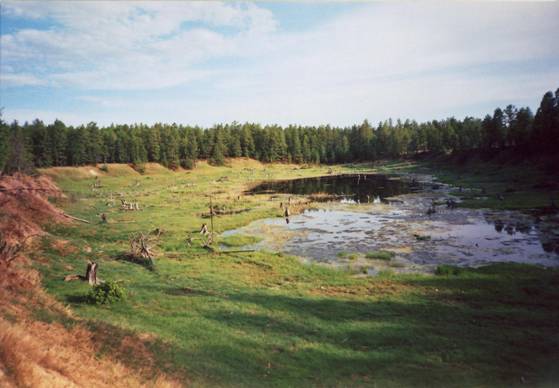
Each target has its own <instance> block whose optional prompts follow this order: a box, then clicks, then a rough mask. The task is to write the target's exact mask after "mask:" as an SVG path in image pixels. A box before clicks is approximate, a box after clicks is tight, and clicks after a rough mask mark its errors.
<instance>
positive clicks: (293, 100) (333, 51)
mask: <svg viewBox="0 0 559 388" xmlns="http://www.w3.org/2000/svg"><path fill="white" fill-rule="evenodd" d="M1 14H2V23H1V31H0V32H1V40H0V54H1V56H0V106H1V107H3V108H4V111H3V115H4V119H6V120H13V119H17V120H19V121H26V120H29V121H30V120H33V119H34V118H40V119H43V120H45V121H47V122H51V121H53V120H54V119H55V118H59V119H62V120H63V121H65V122H67V123H70V124H81V123H87V122H89V121H96V122H98V123H100V124H103V125H105V124H110V123H133V122H145V123H154V122H168V123H171V122H178V123H184V124H198V125H203V126H209V125H212V124H214V123H218V122H230V121H234V120H236V121H240V122H244V121H253V122H261V123H279V124H290V123H297V124H313V125H318V124H332V125H342V126H343V125H351V124H353V123H356V122H360V121H362V120H363V119H365V118H367V119H369V120H370V121H372V122H378V121H380V120H384V119H387V118H389V117H392V118H398V117H399V118H412V119H417V120H420V121H423V120H429V119H435V118H445V117H449V116H456V117H459V118H462V117H464V116H466V115H473V116H480V117H481V116H483V115H484V114H486V113H488V112H491V111H492V110H493V109H494V108H495V107H497V106H504V105H506V104H509V103H512V104H515V105H517V106H530V107H531V108H533V109H535V108H536V107H537V105H538V104H539V101H540V99H541V97H542V95H543V93H544V92H545V91H547V90H555V89H556V88H557V87H559V44H557V37H558V36H559V23H557V20H559V3H557V2H529V3H528V2H524V3H519V2H469V3H466V2H450V3H439V2H437V3H435V2H421V3H418V2H415V3H409V2H392V3H381V2H370V3H369V2H326V3H321V2H305V3H295V2H249V3H233V2H227V3H219V2H178V1H171V2H146V1H142V2H132V1H123V2H108V1H101V2H90V1H88V2H76V1H73V2H70V1H67V2H36V3H35V2H29V1H26V2H9V1H3V2H2V3H1Z"/></svg>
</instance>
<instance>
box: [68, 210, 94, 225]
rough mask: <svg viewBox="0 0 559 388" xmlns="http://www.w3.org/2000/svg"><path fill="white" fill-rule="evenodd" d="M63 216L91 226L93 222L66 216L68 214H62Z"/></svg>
mask: <svg viewBox="0 0 559 388" xmlns="http://www.w3.org/2000/svg"><path fill="white" fill-rule="evenodd" d="M62 215H63V216H64V217H68V218H70V219H71V220H76V221H80V222H84V223H86V224H91V222H89V221H88V220H84V219H83V218H78V217H74V216H71V215H69V214H66V213H62Z"/></svg>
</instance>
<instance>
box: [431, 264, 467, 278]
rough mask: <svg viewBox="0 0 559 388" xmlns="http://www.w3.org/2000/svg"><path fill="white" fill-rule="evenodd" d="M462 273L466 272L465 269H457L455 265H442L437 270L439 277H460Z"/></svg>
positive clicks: (436, 273)
mask: <svg viewBox="0 0 559 388" xmlns="http://www.w3.org/2000/svg"><path fill="white" fill-rule="evenodd" d="M462 272H464V269H463V268H460V267H456V266H454V265H448V264H441V265H439V266H437V269H436V270H435V275H439V276H445V275H446V276H448V275H455V276H456V275H460V274H461V273H462Z"/></svg>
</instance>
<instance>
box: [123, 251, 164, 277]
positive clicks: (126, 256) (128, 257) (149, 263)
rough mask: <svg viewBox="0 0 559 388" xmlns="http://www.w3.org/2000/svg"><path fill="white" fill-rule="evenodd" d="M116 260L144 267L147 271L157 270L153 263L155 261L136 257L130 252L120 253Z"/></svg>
mask: <svg viewBox="0 0 559 388" xmlns="http://www.w3.org/2000/svg"><path fill="white" fill-rule="evenodd" d="M115 259H116V260H119V261H127V262H129V263H132V264H138V265H140V266H142V267H144V268H145V269H147V270H149V271H152V272H155V271H156V268H155V264H154V263H153V260H151V259H145V258H142V257H136V256H134V255H132V254H131V253H130V252H123V253H120V254H118V255H116V256H115Z"/></svg>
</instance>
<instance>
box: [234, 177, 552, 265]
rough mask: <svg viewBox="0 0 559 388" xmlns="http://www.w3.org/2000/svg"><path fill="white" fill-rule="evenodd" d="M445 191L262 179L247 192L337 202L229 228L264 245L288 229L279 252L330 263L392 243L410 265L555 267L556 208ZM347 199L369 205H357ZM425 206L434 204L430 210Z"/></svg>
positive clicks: (355, 180) (395, 183) (378, 181)
mask: <svg viewBox="0 0 559 388" xmlns="http://www.w3.org/2000/svg"><path fill="white" fill-rule="evenodd" d="M425 181H428V180H425ZM449 191H450V189H449V188H448V187H444V186H443V185H439V184H436V185H434V184H432V183H430V184H427V183H419V182H417V181H416V180H412V179H396V178H394V177H391V176H387V175H379V174H374V175H373V174H369V175H363V174H361V175H359V174H353V175H339V176H326V177H316V178H305V179H295V180H288V181H287V180H286V181H271V182H263V183H261V184H259V185H257V186H255V187H254V188H252V189H251V190H249V193H251V194H258V193H283V194H293V195H305V196H311V195H316V194H319V193H320V194H327V195H328V196H329V197H328V196H326V197H327V198H328V199H336V200H337V201H338V202H339V203H338V204H331V205H327V208H326V209H321V210H318V211H316V210H315V211H313V210H307V211H305V212H304V213H303V214H299V215H295V216H290V217H285V218H286V219H289V221H290V222H289V223H286V222H285V220H284V218H283V217H282V218H275V219H266V220H259V221H256V222H254V223H253V224H251V225H249V226H247V227H245V228H241V230H236V231H230V232H228V233H230V234H234V233H249V234H254V235H259V236H260V237H262V238H263V241H262V242H261V243H259V244H257V246H255V247H254V248H263V249H270V247H272V246H274V247H275V246H276V244H275V243H276V242H277V241H276V240H278V235H281V234H282V233H287V234H288V235H289V236H290V237H289V238H286V239H285V241H284V242H283V243H282V247H281V250H282V251H284V252H286V253H291V254H294V255H298V256H302V257H306V258H310V260H313V261H320V262H329V263H334V264H336V263H340V262H343V259H341V258H340V257H342V256H343V253H344V252H357V253H360V254H362V255H363V256H365V255H366V254H367V253H368V252H371V251H375V250H392V251H393V252H397V256H396V259H395V261H398V260H403V261H405V262H406V263H407V264H406V265H408V266H417V265H419V266H426V265H438V264H441V263H445V264H455V265H463V266H476V265H482V264H486V263H490V262H519V263H532V264H541V265H546V266H559V256H558V255H559V215H544V216H541V215H533V214H527V213H520V212H513V211H489V210H474V209H465V208H460V207H458V208H457V207H456V206H449V201H453V202H454V201H455V199H453V198H452V197H451V196H449ZM395 196H398V198H391V197H395ZM387 199H388V200H387ZM280 200H285V199H282V198H280ZM346 203H349V204H350V205H347V206H346V205H343V204H346ZM353 203H369V204H370V207H368V208H366V209H369V210H366V211H363V208H360V209H361V210H360V211H359V212H357V211H354V210H352V209H354V207H353V206H352V205H351V204H353ZM445 204H446V205H445ZM340 206H341V208H340ZM430 207H433V208H436V210H435V211H434V212H432V214H429V215H428V209H429V208H430ZM278 216H286V215H285V214H283V212H282V213H281V214H278ZM262 230H267V231H268V232H267V233H263V232H262ZM270 230H272V232H271V233H270ZM418 236H419V237H418ZM274 250H276V249H274ZM341 254H342V256H340V255H341ZM400 264H401V263H400Z"/></svg>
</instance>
